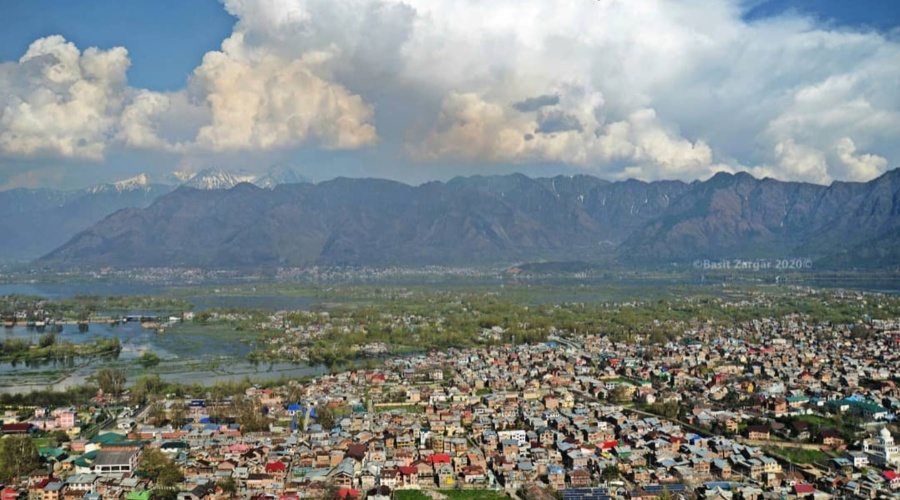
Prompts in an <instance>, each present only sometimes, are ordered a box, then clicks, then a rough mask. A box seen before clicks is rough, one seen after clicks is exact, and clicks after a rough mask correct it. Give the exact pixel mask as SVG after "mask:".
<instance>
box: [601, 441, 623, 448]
mask: <svg viewBox="0 0 900 500" xmlns="http://www.w3.org/2000/svg"><path fill="white" fill-rule="evenodd" d="M616 446H619V442H618V441H616V440H615V439H613V440H612V441H604V442H603V444H601V445H600V449H603V450H611V449H613V448H615V447H616Z"/></svg>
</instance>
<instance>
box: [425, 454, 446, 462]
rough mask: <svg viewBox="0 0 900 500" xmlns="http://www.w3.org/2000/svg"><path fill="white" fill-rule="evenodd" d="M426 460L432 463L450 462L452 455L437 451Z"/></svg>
mask: <svg viewBox="0 0 900 500" xmlns="http://www.w3.org/2000/svg"><path fill="white" fill-rule="evenodd" d="M425 461H426V462H428V463H430V464H449V463H450V455H447V454H446V453H435V454H434V455H429V456H427V457H425Z"/></svg>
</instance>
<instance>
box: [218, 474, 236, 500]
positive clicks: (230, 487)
mask: <svg viewBox="0 0 900 500" xmlns="http://www.w3.org/2000/svg"><path fill="white" fill-rule="evenodd" d="M216 486H218V487H219V489H220V490H222V493H225V494H226V495H228V496H229V497H231V496H234V494H235V493H237V483H235V481H234V478H233V477H231V476H228V477H226V478H225V479H222V480H220V481H219V482H218V483H216Z"/></svg>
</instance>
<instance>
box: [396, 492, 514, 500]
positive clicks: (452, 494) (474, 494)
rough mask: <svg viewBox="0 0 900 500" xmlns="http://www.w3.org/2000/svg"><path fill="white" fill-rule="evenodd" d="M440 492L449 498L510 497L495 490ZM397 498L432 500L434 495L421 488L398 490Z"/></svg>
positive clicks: (488, 499) (490, 499) (484, 499)
mask: <svg viewBox="0 0 900 500" xmlns="http://www.w3.org/2000/svg"><path fill="white" fill-rule="evenodd" d="M438 494H439V495H440V496H443V497H444V498H448V499H449V500H499V499H504V498H508V497H507V496H506V495H505V494H504V493H503V492H500V491H494V490H438ZM394 498H395V499H396V500H431V499H432V497H430V496H428V495H426V494H425V493H422V492H421V491H419V490H397V491H395V492H394Z"/></svg>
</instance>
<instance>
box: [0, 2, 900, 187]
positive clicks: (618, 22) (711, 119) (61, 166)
mask: <svg viewBox="0 0 900 500" xmlns="http://www.w3.org/2000/svg"><path fill="white" fill-rule="evenodd" d="M898 26H900V2H894V1H890V0H885V1H876V0H859V1H854V2H847V1H845V0H683V1H678V2H673V1H671V0H553V1H550V0H491V1H490V2H486V1H483V0H224V1H223V2H218V1H215V0H191V1H190V2H185V1H176V0H153V1H145V0H130V1H128V2H116V1H111V0H109V1H98V0H82V1H79V2H71V1H66V0H30V1H27V2H24V1H18V0H0V189H9V188H14V187H53V188H80V187H84V186H88V185H92V184H96V183H99V182H110V181H114V180H118V179H124V178H127V177H131V176H133V175H136V174H138V173H147V174H148V175H149V176H150V177H151V179H154V180H156V181H158V182H168V181H171V180H172V179H173V178H174V177H173V173H175V172H180V173H184V172H196V171H199V170H201V169H205V168H221V169H224V170H230V171H236V172H243V173H249V174H253V173H261V172H264V171H266V170H268V169H269V168H271V167H272V166H275V165H278V166H287V167H290V168H294V169H295V170H297V171H299V172H300V173H302V174H303V175H305V176H307V177H309V178H311V179H314V180H323V179H328V178H331V177H335V176H339V175H343V176H352V177H385V178H392V179H397V180H401V181H405V182H410V183H420V182H425V181H428V180H433V179H447V178H450V177H453V176H456V175H473V174H503V173H509V172H514V171H518V172H524V173H526V174H530V175H555V174H576V173H587V174H592V175H596V176H598V177H602V178H607V179H624V178H638V179H644V180H655V179H681V180H688V181H689V180H694V179H705V178H707V177H709V176H711V175H713V174H714V173H715V172H718V171H730V172H736V171H747V172H750V173H752V174H753V175H756V176H757V177H766V176H768V177H774V178H777V179H781V180H794V181H804V182H815V183H823V184H827V183H830V182H833V181H835V180H841V181H866V180H870V179H872V178H874V177H877V176H878V175H880V174H882V173H883V172H884V171H886V170H888V169H890V168H894V167H897V166H898V161H900V141H898V140H897V138H898V137H900V28H898Z"/></svg>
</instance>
